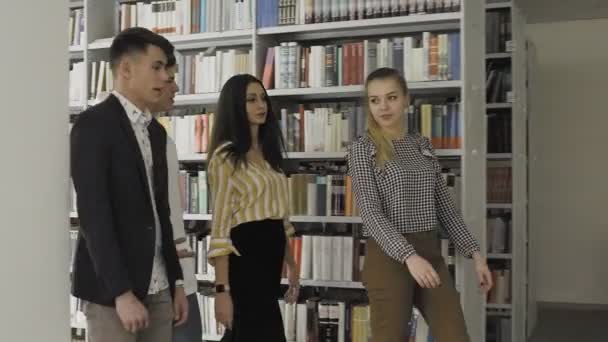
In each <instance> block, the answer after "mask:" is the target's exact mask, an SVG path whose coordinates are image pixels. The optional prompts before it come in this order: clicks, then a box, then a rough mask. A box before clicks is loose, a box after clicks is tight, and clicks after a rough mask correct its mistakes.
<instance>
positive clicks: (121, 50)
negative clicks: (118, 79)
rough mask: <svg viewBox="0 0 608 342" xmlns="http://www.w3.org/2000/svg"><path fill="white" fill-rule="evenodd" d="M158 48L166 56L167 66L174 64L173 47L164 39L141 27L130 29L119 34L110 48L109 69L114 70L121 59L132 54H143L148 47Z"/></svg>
mask: <svg viewBox="0 0 608 342" xmlns="http://www.w3.org/2000/svg"><path fill="white" fill-rule="evenodd" d="M150 45H154V46H157V47H159V48H160V49H161V50H163V52H164V53H165V55H166V56H167V65H168V66H171V65H174V64H175V55H174V54H173V51H174V47H173V44H171V43H170V42H169V41H168V40H167V39H166V38H165V37H163V36H161V35H159V34H156V33H154V32H152V31H150V30H148V29H145V28H143V27H132V28H128V29H125V30H124V31H122V32H120V33H119V34H118V35H117V36H116V37H115V38H114V40H113V41H112V46H110V67H112V70H114V69H115V68H116V66H117V65H118V63H119V62H120V60H121V58H123V57H124V56H126V55H130V54H133V53H141V52H145V51H146V49H147V48H148V46H150Z"/></svg>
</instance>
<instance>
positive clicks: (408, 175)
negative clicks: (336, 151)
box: [347, 134, 479, 263]
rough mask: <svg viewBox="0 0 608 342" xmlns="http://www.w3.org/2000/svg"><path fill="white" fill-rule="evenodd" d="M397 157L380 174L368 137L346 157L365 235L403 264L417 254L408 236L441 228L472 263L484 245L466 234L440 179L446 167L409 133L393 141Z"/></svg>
mask: <svg viewBox="0 0 608 342" xmlns="http://www.w3.org/2000/svg"><path fill="white" fill-rule="evenodd" d="M393 146H394V149H395V158H394V159H393V160H389V161H387V162H386V163H385V165H384V168H383V169H380V168H379V167H378V166H377V165H376V157H375V156H376V152H377V150H376V147H375V145H374V143H373V142H372V140H371V138H369V136H367V135H363V136H361V137H359V138H357V139H356V140H354V141H353V142H352V143H351V144H350V146H349V148H348V152H347V162H348V174H349V175H350V176H351V177H352V183H353V189H354V193H355V199H356V201H357V206H358V207H359V208H360V211H361V216H362V220H363V235H364V236H366V237H371V238H373V239H374V240H375V241H376V242H377V243H378V245H379V246H380V247H381V248H382V250H383V251H384V252H385V253H386V254H387V255H389V256H390V257H392V258H393V259H395V260H397V261H399V262H401V263H403V262H405V259H407V258H408V257H409V256H411V255H413V254H414V253H416V251H415V250H414V247H413V246H412V245H411V244H410V243H409V242H408V241H407V239H406V237H405V236H404V235H403V234H405V233H416V232H425V231H430V230H434V229H437V227H438V225H439V224H441V225H442V226H443V227H444V228H445V230H446V231H447V233H448V235H449V237H450V240H452V241H453V242H454V244H455V245H456V248H457V249H458V251H459V252H460V253H461V254H462V255H464V256H465V257H468V258H470V257H471V256H472V254H473V252H475V251H479V245H478V243H477V241H476V240H475V238H474V237H473V236H472V235H471V233H470V232H469V231H468V230H467V227H466V225H465V223H464V220H463V218H462V215H461V214H460V212H458V210H457V209H456V206H455V203H454V199H453V198H452V196H451V195H450V193H449V192H448V188H447V185H446V184H445V180H444V178H443V176H442V175H441V165H440V164H439V161H438V160H437V156H436V155H435V151H434V149H433V146H432V145H431V142H430V141H429V139H427V138H425V137H422V136H421V135H419V134H408V135H407V136H405V137H404V138H401V139H398V140H394V141H393Z"/></svg>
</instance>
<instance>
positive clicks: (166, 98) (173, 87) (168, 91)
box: [153, 65, 179, 112]
mask: <svg viewBox="0 0 608 342" xmlns="http://www.w3.org/2000/svg"><path fill="white" fill-rule="evenodd" d="M176 72H177V66H175V65H174V66H171V67H169V68H167V74H168V75H169V78H168V80H167V81H166V82H165V85H164V87H163V88H162V91H161V96H160V99H159V101H158V106H157V108H154V110H153V112H168V111H170V110H171V108H173V104H174V103H175V94H176V93H177V92H178V90H179V87H178V86H177V83H175V74H176Z"/></svg>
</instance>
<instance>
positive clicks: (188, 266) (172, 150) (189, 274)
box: [167, 136, 197, 296]
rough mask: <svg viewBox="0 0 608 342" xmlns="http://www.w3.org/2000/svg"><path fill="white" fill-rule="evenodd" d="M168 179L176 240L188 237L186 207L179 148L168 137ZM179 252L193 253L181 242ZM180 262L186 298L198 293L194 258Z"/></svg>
mask: <svg viewBox="0 0 608 342" xmlns="http://www.w3.org/2000/svg"><path fill="white" fill-rule="evenodd" d="M167 171H168V174H167V178H168V184H169V208H171V225H172V226H173V238H174V239H175V240H178V239H182V238H185V237H186V230H185V228H184V205H183V203H182V198H183V197H182V192H181V188H180V176H179V162H178V159H177V147H176V146H175V142H174V141H173V140H172V139H171V138H170V137H168V136H167ZM176 247H177V250H178V251H179V250H186V251H188V252H190V251H191V249H190V246H189V245H188V242H187V241H186V242H181V243H179V244H178V245H177V246H176ZM179 262H180V264H181V266H182V271H183V273H184V291H185V292H186V296H189V295H191V294H194V293H196V292H197V280H196V277H195V276H194V258H192V257H189V258H180V259H179Z"/></svg>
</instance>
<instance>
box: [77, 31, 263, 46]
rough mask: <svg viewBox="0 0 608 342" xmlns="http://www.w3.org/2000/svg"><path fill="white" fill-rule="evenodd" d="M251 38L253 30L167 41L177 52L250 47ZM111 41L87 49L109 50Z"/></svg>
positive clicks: (169, 38)
mask: <svg viewBox="0 0 608 342" xmlns="http://www.w3.org/2000/svg"><path fill="white" fill-rule="evenodd" d="M252 38H253V30H251V29H248V30H234V31H224V32H204V33H193V34H188V35H170V36H167V39H168V40H169V41H170V42H171V43H173V45H175V48H176V49H177V50H190V49H199V48H206V47H226V46H239V45H251V44H252ZM112 39H113V37H107V38H100V39H96V40H95V41H93V42H92V43H90V44H89V46H88V48H89V49H91V50H100V49H109V48H110V45H111V44H112Z"/></svg>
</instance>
